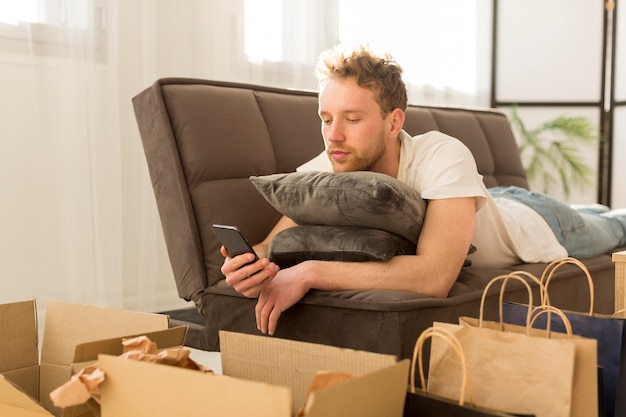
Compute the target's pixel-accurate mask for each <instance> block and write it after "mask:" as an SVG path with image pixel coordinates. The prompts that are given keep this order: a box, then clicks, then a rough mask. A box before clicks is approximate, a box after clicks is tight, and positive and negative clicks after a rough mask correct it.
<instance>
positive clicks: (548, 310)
mask: <svg viewBox="0 0 626 417" xmlns="http://www.w3.org/2000/svg"><path fill="white" fill-rule="evenodd" d="M552 313H555V314H556V315H557V316H559V317H560V318H561V320H563V324H564V325H565V332H566V333H567V335H568V336H572V334H573V333H574V332H573V331H572V324H571V323H570V321H569V319H568V318H567V316H566V315H565V313H563V311H561V310H560V309H558V308H556V307H553V306H551V305H545V304H544V305H540V306H538V307H535V308H533V311H532V316H533V317H532V319H531V320H530V323H528V326H526V334H527V335H528V336H530V329H531V328H532V327H533V324H535V321H536V320H537V317H539V316H541V315H542V314H548V320H547V321H546V331H547V336H548V338H550V335H551V331H550V314H552Z"/></svg>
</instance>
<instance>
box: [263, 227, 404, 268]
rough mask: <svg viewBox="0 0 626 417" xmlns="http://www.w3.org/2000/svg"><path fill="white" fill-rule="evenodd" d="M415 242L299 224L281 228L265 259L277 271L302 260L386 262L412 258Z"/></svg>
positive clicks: (375, 231)
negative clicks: (278, 267) (274, 264)
mask: <svg viewBox="0 0 626 417" xmlns="http://www.w3.org/2000/svg"><path fill="white" fill-rule="evenodd" d="M415 250H416V247H415V243H414V242H411V241H409V240H407V239H405V238H403V237H402V236H400V235H397V234H395V233H389V232H386V231H384V230H379V229H373V228H370V227H361V226H324V225H302V226H296V227H291V228H289V229H285V230H283V231H282V232H280V233H278V234H277V235H276V236H274V238H273V239H272V241H271V242H270V245H269V249H268V258H269V259H270V260H271V261H272V262H275V263H276V264H277V265H279V266H280V267H281V268H288V267H290V266H293V265H295V264H297V263H300V262H303V261H306V260H321V261H345V262H363V261H386V260H388V259H390V258H391V257H392V256H396V255H415Z"/></svg>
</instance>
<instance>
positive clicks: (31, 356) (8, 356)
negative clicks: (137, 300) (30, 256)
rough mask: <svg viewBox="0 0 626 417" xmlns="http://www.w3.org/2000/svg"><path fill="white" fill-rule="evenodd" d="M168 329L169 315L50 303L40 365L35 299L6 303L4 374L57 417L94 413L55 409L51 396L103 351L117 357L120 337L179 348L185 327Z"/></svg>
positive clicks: (1, 347)
mask: <svg viewBox="0 0 626 417" xmlns="http://www.w3.org/2000/svg"><path fill="white" fill-rule="evenodd" d="M168 327H169V317H167V316H164V315H161V314H151V313H139V312H133V311H126V310H120V309H112V308H105V307H95V306H88V305H82V304H72V303H63V302H55V301H51V302H49V303H48V305H47V306H46V320H45V327H44V332H43V342H42V345H41V361H40V360H39V346H38V332H37V314H36V304H35V301H34V300H31V301H23V302H16V303H9V304H2V305H0V373H1V374H3V375H4V377H6V380H8V381H11V383H12V384H14V385H15V386H16V387H19V388H20V390H21V391H23V393H24V394H25V395H27V396H28V397H30V398H32V399H33V400H35V401H39V403H40V404H41V405H42V406H43V407H44V408H45V409H47V410H48V411H50V412H51V413H52V414H54V415H55V416H61V415H63V416H82V415H92V413H91V411H90V410H89V409H88V408H87V407H86V406H78V407H71V408H68V409H65V410H61V409H59V408H57V407H54V405H53V404H52V401H51V400H50V397H49V394H50V392H51V391H52V390H54V389H56V388H57V387H59V386H61V385H63V384H64V383H65V382H67V381H68V380H69V379H70V376H71V375H72V374H74V373H75V372H77V371H78V370H80V369H82V368H83V367H84V366H86V365H88V364H90V363H93V362H94V361H95V360H97V355H98V354H99V353H108V354H111V355H119V354H120V353H121V352H122V344H121V341H122V338H125V337H132V336H137V335H143V334H146V335H148V336H149V337H150V338H151V339H152V340H153V341H155V342H156V343H157V346H159V347H172V346H180V345H181V344H182V343H183V341H184V337H185V333H186V327H184V326H182V327H178V328H174V329H169V328H168ZM4 385H7V384H6V381H4ZM10 398H12V397H9V399H10ZM0 404H4V405H6V404H7V403H6V402H5V401H4V400H0Z"/></svg>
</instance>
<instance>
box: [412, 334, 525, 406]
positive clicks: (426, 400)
mask: <svg viewBox="0 0 626 417" xmlns="http://www.w3.org/2000/svg"><path fill="white" fill-rule="evenodd" d="M434 336H438V337H442V338H443V339H444V340H445V341H446V342H447V343H449V344H450V345H451V346H452V348H453V350H454V351H455V353H456V354H457V355H458V356H459V360H460V362H461V368H460V369H459V370H458V372H459V373H460V374H461V378H462V382H461V387H460V389H461V391H460V395H459V399H458V400H454V401H453V400H449V399H447V398H443V397H440V396H437V395H434V394H432V393H430V392H428V391H427V390H424V389H421V388H417V387H416V384H415V366H416V365H418V366H419V375H420V382H421V384H420V386H421V387H425V386H426V382H425V376H424V365H423V362H422V348H423V346H424V342H425V341H426V339H428V338H431V337H434ZM466 398H467V402H466ZM441 416H446V417H490V416H491V417H514V416H513V415H512V414H507V413H504V412H500V411H497V410H491V409H487V408H483V407H477V406H476V405H475V404H474V401H473V396H472V386H471V383H470V381H469V378H468V374H467V366H466V362H465V355H464V354H463V350H462V348H461V345H460V344H459V342H458V340H456V338H455V337H454V335H453V334H452V333H450V332H448V331H447V330H444V329H441V328H434V327H429V328H427V329H426V330H424V331H423V332H422V334H421V335H420V337H419V338H418V339H417V342H416V343H415V349H414V351H413V361H412V363H411V379H410V387H409V392H408V393H407V396H406V402H405V407H404V417H441ZM516 416H518V417H519V415H516ZM528 417H530V415H528Z"/></svg>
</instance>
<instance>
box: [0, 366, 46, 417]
mask: <svg viewBox="0 0 626 417" xmlns="http://www.w3.org/2000/svg"><path fill="white" fill-rule="evenodd" d="M0 416H11V417H52V413H50V412H49V411H48V410H46V409H45V408H43V407H42V406H40V405H39V404H37V402H35V401H34V400H33V399H32V398H31V397H30V396H29V395H28V394H26V393H25V392H24V391H22V390H20V389H19V388H18V387H16V386H15V385H14V384H13V383H12V382H11V381H9V380H8V379H6V377H5V376H4V375H2V374H0Z"/></svg>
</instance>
